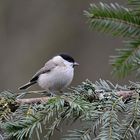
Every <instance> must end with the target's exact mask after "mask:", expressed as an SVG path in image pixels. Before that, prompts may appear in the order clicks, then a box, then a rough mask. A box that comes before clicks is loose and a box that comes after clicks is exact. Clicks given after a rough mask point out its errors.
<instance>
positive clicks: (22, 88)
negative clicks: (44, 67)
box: [19, 81, 36, 90]
mask: <svg viewBox="0 0 140 140" xmlns="http://www.w3.org/2000/svg"><path fill="white" fill-rule="evenodd" d="M35 83H36V81H33V82H28V83H27V84H25V85H23V86H21V87H19V90H24V89H27V88H28V87H30V86H31V85H33V84H35Z"/></svg>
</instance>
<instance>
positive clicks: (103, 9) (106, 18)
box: [85, 0, 140, 78]
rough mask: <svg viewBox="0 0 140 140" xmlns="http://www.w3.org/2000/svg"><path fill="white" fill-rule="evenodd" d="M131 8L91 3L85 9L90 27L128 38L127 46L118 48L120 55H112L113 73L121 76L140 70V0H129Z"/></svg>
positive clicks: (115, 4)
mask: <svg viewBox="0 0 140 140" xmlns="http://www.w3.org/2000/svg"><path fill="white" fill-rule="evenodd" d="M128 4H129V6H130V7H131V8H126V7H124V6H121V5H119V4H117V3H114V4H113V3H111V4H106V3H101V2H100V3H99V4H90V8H89V10H87V11H85V15H86V16H87V18H88V21H89V24H90V27H91V28H92V29H97V30H98V31H101V32H106V33H110V34H112V35H113V36H119V37H124V38H128V39H127V40H128V41H125V48H122V49H117V52H118V55H117V56H112V57H111V60H110V62H111V64H112V66H113V71H112V74H113V75H115V76H118V77H120V78H124V77H126V76H127V75H128V74H129V73H132V72H134V71H136V72H137V75H138V74H139V72H140V65H139V60H140V59H139V58H140V53H139V52H140V48H139V46H140V41H139V40H140V16H139V15H140V3H139V0H129V1H128Z"/></svg>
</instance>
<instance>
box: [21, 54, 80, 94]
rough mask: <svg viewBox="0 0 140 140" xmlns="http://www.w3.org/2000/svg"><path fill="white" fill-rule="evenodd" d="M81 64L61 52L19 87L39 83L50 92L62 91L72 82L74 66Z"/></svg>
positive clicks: (24, 87)
mask: <svg viewBox="0 0 140 140" xmlns="http://www.w3.org/2000/svg"><path fill="white" fill-rule="evenodd" d="M78 65H79V64H78V63H77V62H75V60H74V59H73V58H72V57H71V56H69V55H67V54H59V55H57V56H54V57H53V58H52V59H50V60H49V61H47V62H46V63H45V65H44V67H42V68H41V69H40V70H39V71H37V73H36V74H35V75H34V76H33V77H32V79H31V80H30V81H29V82H28V83H27V84H25V85H23V86H21V87H20V88H19V89H20V90H24V89H27V88H28V87H30V86H31V85H33V84H35V83H38V85H39V86H40V87H41V88H43V89H45V90H47V91H50V92H55V91H62V90H63V89H65V88H66V87H67V86H68V85H70V83H71V82H72V79H73V75H74V67H75V66H78Z"/></svg>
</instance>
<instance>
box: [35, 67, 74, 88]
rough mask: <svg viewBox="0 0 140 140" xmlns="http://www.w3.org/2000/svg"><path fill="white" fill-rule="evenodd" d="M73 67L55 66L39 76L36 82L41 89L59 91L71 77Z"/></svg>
mask: <svg viewBox="0 0 140 140" xmlns="http://www.w3.org/2000/svg"><path fill="white" fill-rule="evenodd" d="M73 74H74V69H73V68H72V67H69V68H66V67H64V68H61V69H60V68H59V67H56V68H55V69H54V70H53V71H51V72H49V73H44V74H41V75H40V76H39V79H38V81H37V82H38V84H39V86H41V87H42V88H43V89H46V90H51V91H59V90H62V89H64V88H65V87H67V86H68V85H69V84H70V83H71V81H72V79H73Z"/></svg>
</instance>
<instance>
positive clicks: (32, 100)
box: [16, 90, 136, 104]
mask: <svg viewBox="0 0 140 140" xmlns="http://www.w3.org/2000/svg"><path fill="white" fill-rule="evenodd" d="M117 95H118V96H119V97H120V96H122V97H123V99H128V98H131V97H132V96H133V95H136V93H135V91H134V90H128V91H118V92H117ZM50 98H52V97H39V98H26V99H17V100H16V102H17V103H19V104H31V103H41V102H47V101H48V100H49V99H50Z"/></svg>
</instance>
